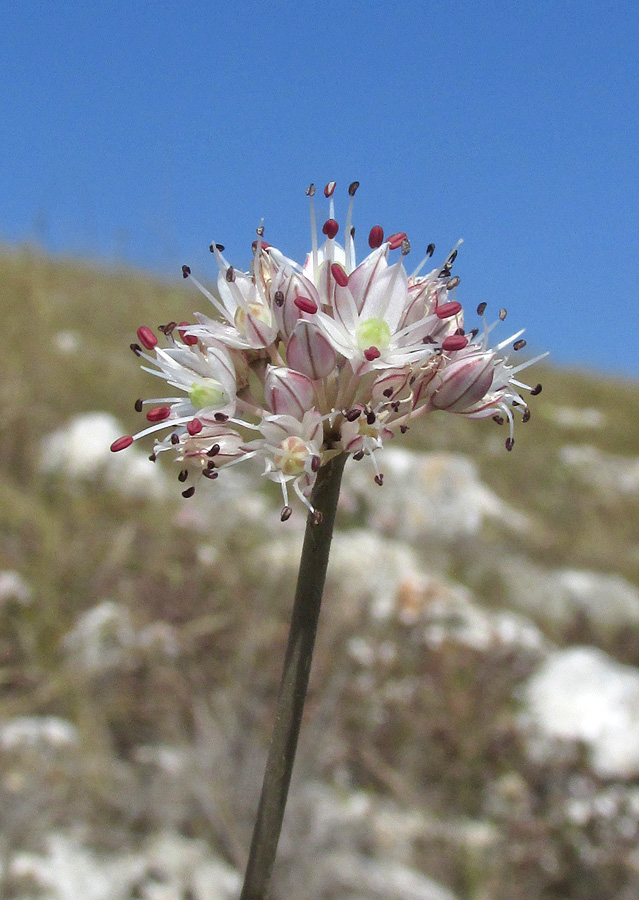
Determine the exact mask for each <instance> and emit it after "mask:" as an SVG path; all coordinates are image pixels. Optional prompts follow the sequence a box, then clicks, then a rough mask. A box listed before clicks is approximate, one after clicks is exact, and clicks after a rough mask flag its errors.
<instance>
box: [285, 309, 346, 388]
mask: <svg viewBox="0 0 639 900" xmlns="http://www.w3.org/2000/svg"><path fill="white" fill-rule="evenodd" d="M286 361H287V363H288V364H289V365H290V366H291V368H293V369H295V370H296V371H297V372H302V373H303V374H304V375H307V376H308V377H309V378H311V379H312V380H313V381H316V380H317V379H318V378H326V376H327V375H329V374H330V373H331V372H332V371H333V369H334V368H335V362H336V357H335V350H334V349H333V347H332V345H331V343H330V341H329V340H328V339H327V338H326V337H325V336H324V335H323V334H322V332H321V331H320V329H319V328H318V326H317V325H316V324H315V322H311V321H308V320H307V319H300V320H299V321H298V323H297V325H296V326H295V330H294V331H293V334H292V335H291V336H290V338H289V341H288V344H287V345H286Z"/></svg>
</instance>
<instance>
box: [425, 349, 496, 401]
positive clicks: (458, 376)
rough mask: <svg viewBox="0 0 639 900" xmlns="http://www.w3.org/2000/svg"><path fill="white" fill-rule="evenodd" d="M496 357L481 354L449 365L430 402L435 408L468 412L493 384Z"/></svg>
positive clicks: (445, 368)
mask: <svg viewBox="0 0 639 900" xmlns="http://www.w3.org/2000/svg"><path fill="white" fill-rule="evenodd" d="M493 362H494V355H493V354H492V353H478V354H476V355H474V356H470V355H469V356H467V357H465V358H463V359H458V360H456V361H455V362H452V363H450V364H449V365H445V366H444V367H443V368H442V369H441V370H440V373H439V378H438V379H437V381H438V383H439V387H437V388H436V389H435V390H434V392H433V393H432V395H431V398H430V401H431V403H432V405H433V406H434V408H435V409H445V410H447V411H448V412H453V413H458V412H464V410H466V409H468V408H469V407H471V406H474V404H475V403H478V402H479V401H480V400H481V399H482V397H483V396H484V395H485V394H486V392H487V391H488V390H489V389H490V386H491V384H492V383H493V374H494V366H493Z"/></svg>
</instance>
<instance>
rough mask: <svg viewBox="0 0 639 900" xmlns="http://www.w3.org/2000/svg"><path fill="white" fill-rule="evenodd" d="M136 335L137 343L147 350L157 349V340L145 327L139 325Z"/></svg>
mask: <svg viewBox="0 0 639 900" xmlns="http://www.w3.org/2000/svg"><path fill="white" fill-rule="evenodd" d="M137 335H138V340H139V342H140V343H141V344H142V345H143V346H144V347H146V349H147V350H153V348H154V347H157V343H158V339H157V338H156V336H155V335H154V334H153V332H152V331H151V329H150V328H148V327H147V326H146V325H141V326H140V327H139V328H138V330H137Z"/></svg>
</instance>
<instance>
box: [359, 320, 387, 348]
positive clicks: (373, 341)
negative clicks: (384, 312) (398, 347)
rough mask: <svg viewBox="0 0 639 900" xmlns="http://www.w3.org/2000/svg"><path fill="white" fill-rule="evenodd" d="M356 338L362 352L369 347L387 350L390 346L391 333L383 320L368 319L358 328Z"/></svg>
mask: <svg viewBox="0 0 639 900" xmlns="http://www.w3.org/2000/svg"><path fill="white" fill-rule="evenodd" d="M355 338H356V340H357V346H358V347H359V349H360V350H368V348H369V347H377V349H378V350H385V349H386V348H387V347H388V345H389V344H390V339H391V332H390V328H389V327H388V325H387V324H386V322H385V321H384V320H383V319H366V320H365V321H364V322H360V323H359V325H358V326H357V330H356V332H355Z"/></svg>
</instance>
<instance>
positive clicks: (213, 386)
mask: <svg viewBox="0 0 639 900" xmlns="http://www.w3.org/2000/svg"><path fill="white" fill-rule="evenodd" d="M189 400H190V401H191V403H192V404H193V406H194V407H195V409H204V408H205V407H208V406H224V404H225V403H226V402H227V398H226V394H225V393H224V391H223V390H222V386H221V384H220V382H219V381H216V380H215V379H214V378H203V379H202V381H195V382H194V383H193V384H192V385H191V389H190V390H189Z"/></svg>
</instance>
